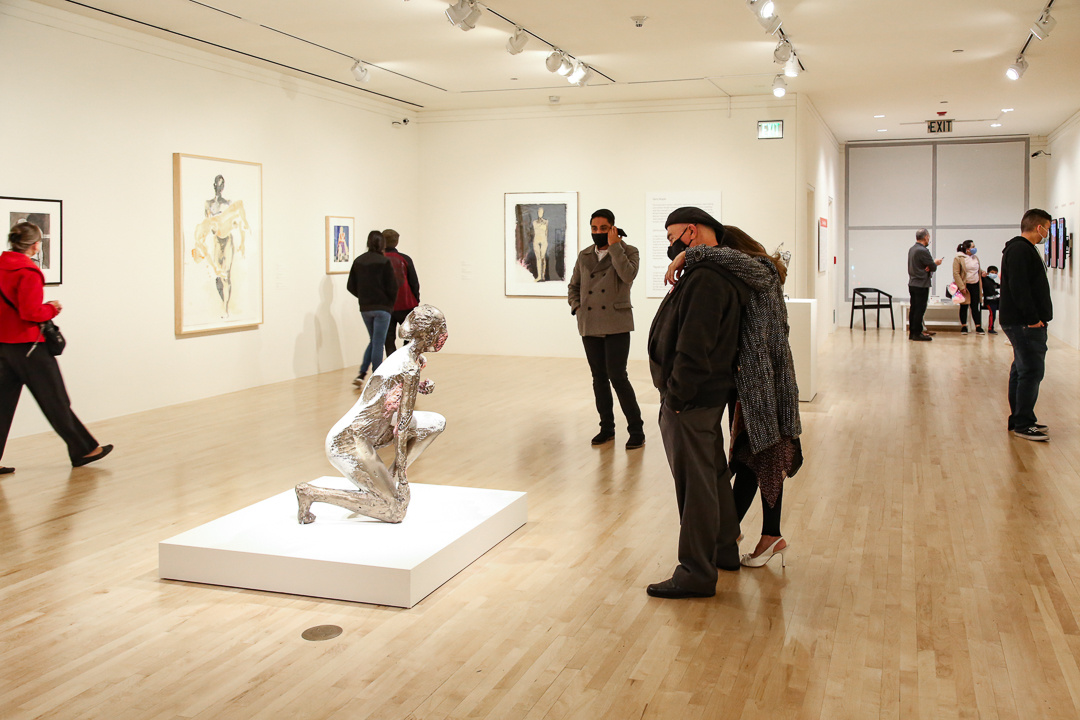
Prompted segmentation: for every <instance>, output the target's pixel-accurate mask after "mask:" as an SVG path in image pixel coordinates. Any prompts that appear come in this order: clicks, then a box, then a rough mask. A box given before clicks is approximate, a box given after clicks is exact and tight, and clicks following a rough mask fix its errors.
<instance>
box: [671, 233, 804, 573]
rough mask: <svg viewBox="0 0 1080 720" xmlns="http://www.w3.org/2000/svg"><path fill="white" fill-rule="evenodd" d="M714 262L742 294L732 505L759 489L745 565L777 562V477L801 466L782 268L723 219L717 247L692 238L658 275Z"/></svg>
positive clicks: (780, 485) (742, 507)
mask: <svg viewBox="0 0 1080 720" xmlns="http://www.w3.org/2000/svg"><path fill="white" fill-rule="evenodd" d="M699 262H714V263H717V264H718V265H720V266H721V267H723V268H724V269H725V270H727V271H728V272H730V273H732V274H733V275H735V276H736V277H737V278H739V279H740V280H742V281H743V282H744V283H746V284H747V285H748V286H749V287H750V289H751V291H752V292H751V296H750V301H749V302H748V303H747V304H746V307H745V308H744V309H743V313H742V318H741V323H740V328H739V360H738V362H739V366H738V368H737V369H736V371H735V385H736V390H737V392H738V402H737V403H736V404H735V407H734V408H732V409H731V417H732V430H731V437H732V440H731V458H730V463H729V465H730V467H731V470H732V472H733V473H734V474H735V480H734V487H733V490H734V493H735V509H736V511H737V512H738V515H739V520H740V522H741V521H742V519H743V517H744V516H745V515H746V512H747V510H749V508H750V504H751V503H752V502H753V499H754V495H755V494H757V491H758V489H759V488H760V490H761V509H762V516H763V517H762V527H761V539H760V540H759V541H758V544H757V546H756V547H755V548H754V551H753V552H751V553H744V554H743V555H742V558H741V562H742V564H743V565H744V566H746V567H761V566H763V565H765V564H766V563H767V562H769V560H770V559H771V558H772V557H773V556H774V555H779V556H780V562H781V564H785V562H784V550H785V549H786V548H787V547H788V545H787V541H786V540H784V538H783V536H782V535H781V533H780V514H781V509H782V502H783V497H784V480H785V478H787V477H790V476H792V475H794V474H795V473H796V472H798V470H799V468H800V467H802V461H803V457H802V446H801V444H800V442H799V435H801V434H802V422H801V421H800V419H799V388H798V385H797V384H796V382H795V366H794V363H793V361H792V358H791V345H790V343H789V342H788V318H787V306H786V305H785V304H784V279H785V278H786V276H787V268H786V267H785V266H784V264H783V262H782V261H781V260H780V257H779V255H769V254H768V253H767V252H766V251H765V248H764V247H762V246H761V244H760V243H758V242H757V241H756V240H754V239H753V238H751V237H750V236H749V235H747V234H746V233H744V232H743V231H742V230H740V229H739V228H737V227H733V226H731V225H725V226H724V234H723V238H722V239H720V244H719V245H718V246H717V247H708V246H705V245H698V246H695V247H692V248H690V249H689V250H687V251H686V253H685V254H684V255H680V256H679V257H677V258H676V259H675V260H674V261H673V262H672V263H671V266H670V267H669V268H668V271H667V276H666V280H667V281H668V282H669V283H672V284H674V282H675V281H676V280H677V279H678V277H679V276H680V275H681V274H682V271H683V268H684V267H691V266H693V264H695V263H699Z"/></svg>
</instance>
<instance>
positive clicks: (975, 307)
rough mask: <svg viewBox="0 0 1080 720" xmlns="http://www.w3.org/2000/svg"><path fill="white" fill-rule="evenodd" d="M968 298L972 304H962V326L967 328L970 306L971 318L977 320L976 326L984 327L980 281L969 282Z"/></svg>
mask: <svg viewBox="0 0 1080 720" xmlns="http://www.w3.org/2000/svg"><path fill="white" fill-rule="evenodd" d="M967 289H968V299H969V300H970V301H971V304H970V305H961V306H960V327H962V328H966V327H967V324H968V308H971V319H972V320H974V321H975V327H977V328H981V327H982V309H981V308H982V305H981V303H982V297H981V296H980V294H979V283H968V284H967Z"/></svg>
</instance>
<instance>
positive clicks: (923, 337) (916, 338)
mask: <svg viewBox="0 0 1080 720" xmlns="http://www.w3.org/2000/svg"><path fill="white" fill-rule="evenodd" d="M933 339H934V338H932V337H929V336H928V335H911V336H909V337H908V340H914V341H915V342H930V341H931V340H933Z"/></svg>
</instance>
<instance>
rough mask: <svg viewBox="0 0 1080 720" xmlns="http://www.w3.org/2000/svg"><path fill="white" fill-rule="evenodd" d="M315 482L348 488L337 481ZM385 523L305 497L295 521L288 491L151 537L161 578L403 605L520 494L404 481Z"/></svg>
mask: <svg viewBox="0 0 1080 720" xmlns="http://www.w3.org/2000/svg"><path fill="white" fill-rule="evenodd" d="M314 484H315V485H320V486H322V487H330V488H340V489H346V490H348V489H353V486H352V485H351V484H350V483H349V481H348V480H346V479H345V478H340V477H321V478H319V479H318V480H315V481H314ZM410 488H411V490H412V500H411V501H410V503H409V512H408V513H407V515H406V517H405V520H404V521H402V522H401V523H399V524H390V523H384V522H380V521H378V520H372V519H371V518H366V517H363V516H359V515H353V514H352V513H350V512H349V511H348V510H345V509H344V508H339V507H337V506H335V505H327V504H325V503H315V504H313V505H312V506H311V511H312V512H313V513H314V514H315V517H316V520H315V522H314V523H311V524H309V525H301V524H300V523H299V522H297V520H296V511H297V505H296V493H295V492H293V490H291V489H290V490H288V491H286V492H283V493H281V494H279V495H275V496H273V497H271V498H268V499H267V500H263V501H262V502H258V503H255V504H254V505H249V506H248V507H246V508H244V509H243V510H238V511H236V512H234V513H231V514H229V515H226V516H224V517H221V518H218V519H217V520H213V521H211V522H208V523H206V524H205V525H200V526H199V527H197V528H195V529H193V530H189V531H187V532H185V533H181V534H180V535H177V536H176V537H173V538H169V539H168V540H165V541H163V542H161V543H159V544H158V574H159V575H160V576H161V577H162V578H166V579H170V580H185V581H188V582H198V583H207V584H210V585H225V586H228V587H240V588H250V589H253V590H269V591H271V592H282V593H289V594H292V595H308V596H313V597H324V598H333V599H335V600H350V601H353V602H364V603H373V604H377V605H393V606H396V607H406V608H407V607H412V606H413V605H415V604H416V603H418V602H420V601H421V600H423V599H424V598H425V597H426V596H427V595H428V594H430V593H431V592H432V591H433V590H435V589H436V588H437V587H439V586H440V585H442V584H443V583H444V582H446V581H447V580H449V579H450V578H452V577H453V576H454V575H457V574H458V573H459V572H461V571H462V570H463V569H464V568H465V567H467V566H468V565H469V564H471V563H472V562H473V561H474V560H476V559H477V558H479V557H480V556H481V555H483V554H484V553H486V552H487V551H488V550H490V549H491V548H493V547H494V546H495V545H497V544H498V543H499V542H500V541H502V540H503V539H504V538H506V537H507V536H509V535H510V534H511V533H513V532H514V531H515V530H517V529H518V528H519V527H521V526H522V525H524V524H525V522H526V520H527V516H528V507H527V501H526V498H525V493H522V492H509V491H506V490H482V489H479V488H463V487H451V486H448V485H423V484H411V485H410Z"/></svg>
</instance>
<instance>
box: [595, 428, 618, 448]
mask: <svg viewBox="0 0 1080 720" xmlns="http://www.w3.org/2000/svg"><path fill="white" fill-rule="evenodd" d="M614 439H615V433H613V432H604V431H603V430H601V431H600V432H598V433H597V434H596V437H594V438H593V439H592V444H593V445H603V444H604V443H609V442H611V441H612V440H614Z"/></svg>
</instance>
